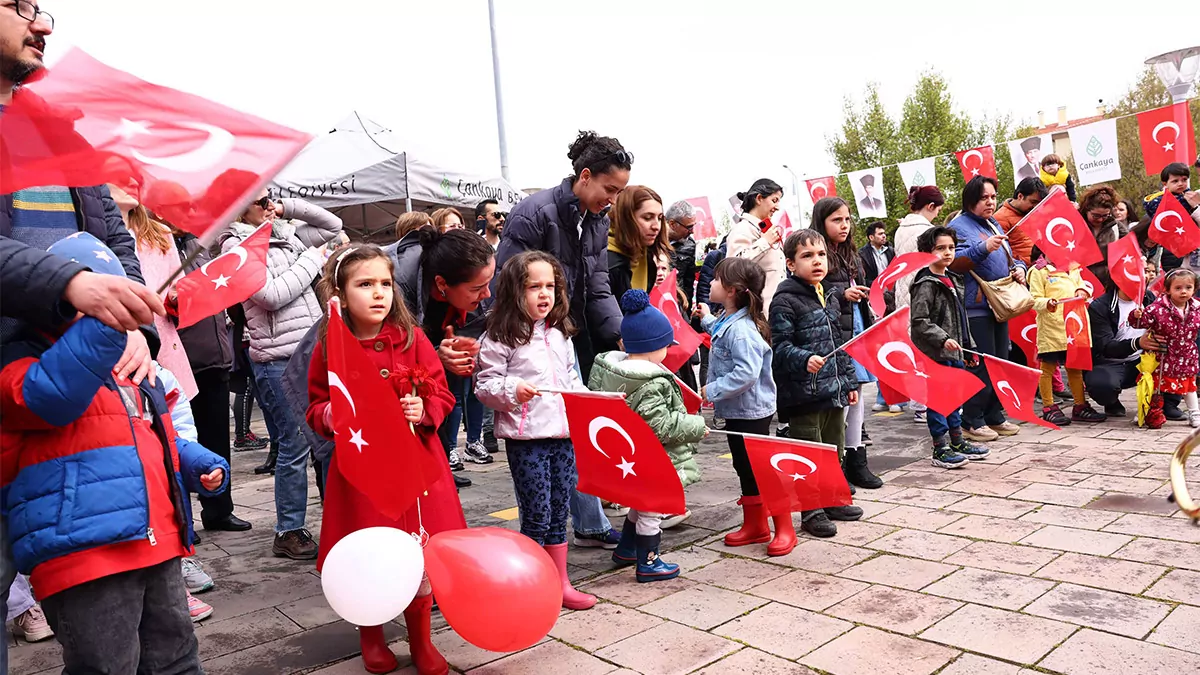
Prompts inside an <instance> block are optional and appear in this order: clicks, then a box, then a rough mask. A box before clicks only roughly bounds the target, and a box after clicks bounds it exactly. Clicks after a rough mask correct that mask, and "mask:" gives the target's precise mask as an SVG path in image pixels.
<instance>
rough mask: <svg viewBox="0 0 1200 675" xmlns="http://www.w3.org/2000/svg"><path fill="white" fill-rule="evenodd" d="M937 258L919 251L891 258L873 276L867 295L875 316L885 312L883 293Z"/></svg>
mask: <svg viewBox="0 0 1200 675" xmlns="http://www.w3.org/2000/svg"><path fill="white" fill-rule="evenodd" d="M934 260H937V256H936V255H934V254H932V253H921V252H919V251H914V252H912V253H905V254H903V255H898V256H896V257H895V258H892V262H890V263H888V266H887V267H886V268H885V269H884V270H883V272H882V273H880V275H879V276H877V277H875V281H873V282H871V294H870V297H869V301H870V305H871V311H872V312H875V316H883V315H884V313H886V312H887V303H886V302H885V301H884V298H883V294H884V292H885V291H889V290H891V289H892V288H894V287H895V286H896V282H897V281H900V279H902V278H904V277H906V276H908V275H910V274H915V273H916V272H917V271H918V270H920V269H921V268H922V267H925V266H926V265H928V264H929V263H931V262H933V261H934Z"/></svg>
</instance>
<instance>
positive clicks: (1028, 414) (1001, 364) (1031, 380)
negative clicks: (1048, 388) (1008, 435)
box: [983, 354, 1058, 429]
mask: <svg viewBox="0 0 1200 675" xmlns="http://www.w3.org/2000/svg"><path fill="white" fill-rule="evenodd" d="M983 364H984V365H985V366H987V372H988V378H989V379H991V381H992V388H993V389H994V390H995V391H996V398H998V399H1000V403H1002V404H1004V411H1005V412H1006V413H1008V416H1009V417H1012V418H1015V419H1019V420H1023V421H1025V422H1032V423H1033V424H1037V425H1039V426H1043V427H1049V428H1051V429H1058V425H1056V424H1051V423H1050V422H1047V421H1046V420H1044V419H1042V418H1041V416H1040V415H1038V414H1037V413H1036V412H1034V411H1033V395H1034V394H1036V393H1037V388H1038V381H1039V380H1040V379H1041V377H1042V371H1040V370H1038V369H1037V368H1026V367H1025V366H1022V365H1019V364H1016V363H1013V362H1011V361H1005V360H1004V359H998V358H996V357H995V356H989V355H987V354H984V355H983Z"/></svg>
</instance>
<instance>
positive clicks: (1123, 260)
mask: <svg viewBox="0 0 1200 675" xmlns="http://www.w3.org/2000/svg"><path fill="white" fill-rule="evenodd" d="M1121 262H1123V263H1125V264H1126V265H1128V264H1129V263H1131V262H1133V256H1131V255H1127V256H1125V257H1124V258H1121Z"/></svg>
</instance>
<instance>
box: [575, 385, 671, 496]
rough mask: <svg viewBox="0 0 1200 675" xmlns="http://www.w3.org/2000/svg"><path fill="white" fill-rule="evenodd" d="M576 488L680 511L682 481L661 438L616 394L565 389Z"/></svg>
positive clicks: (581, 490) (589, 492)
mask: <svg viewBox="0 0 1200 675" xmlns="http://www.w3.org/2000/svg"><path fill="white" fill-rule="evenodd" d="M562 397H563V403H565V404H566V406H567V424H568V425H570V427H571V444H572V445H574V446H575V467H576V469H577V471H578V473H579V485H578V489H579V491H580V492H584V493H587V494H590V495H596V496H597V497H600V498H601V499H607V500H609V501H611V502H613V503H616V504H624V505H625V506H628V507H631V508H634V509H637V510H639V511H646V512H648V513H683V512H684V511H686V510H687V504H686V502H685V500H684V496H683V483H681V482H680V480H679V474H678V473H677V472H676V471H675V466H674V465H673V464H671V458H670V456H668V455H667V451H666V450H664V449H663V446H662V443H660V442H659V441H658V438H657V437H656V436H655V435H654V431H653V430H651V429H650V427H649V425H647V424H646V422H645V420H643V419H642V418H641V417H639V416H638V414H637V413H635V412H634V411H633V410H632V409H630V407H629V405H628V404H627V403H625V401H624V399H623V397H621V396H620V395H619V394H606V393H601V392H570V393H566V392H564V393H563V395H562Z"/></svg>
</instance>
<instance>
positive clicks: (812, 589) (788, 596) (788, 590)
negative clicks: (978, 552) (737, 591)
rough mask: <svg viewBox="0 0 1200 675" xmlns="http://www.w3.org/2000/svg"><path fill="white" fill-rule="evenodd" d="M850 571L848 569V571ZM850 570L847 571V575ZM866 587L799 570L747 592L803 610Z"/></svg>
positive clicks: (822, 606) (836, 600)
mask: <svg viewBox="0 0 1200 675" xmlns="http://www.w3.org/2000/svg"><path fill="white" fill-rule="evenodd" d="M875 560H879V558H875ZM870 562H872V561H868V562H866V563H863V565H867V564H870ZM928 564H936V563H928ZM859 567H862V565H857V566H855V567H851V568H850V570H854V569H858V568H859ZM951 569H953V568H951ZM850 570H846V572H849V571H850ZM846 572H843V575H845V574H846ZM866 588H867V584H864V583H861V582H858V581H851V580H849V579H839V578H838V577H832V576H828V575H825V574H816V573H814V572H807V571H805V570H796V571H795V572H792V573H791V574H788V575H786V576H783V577H780V578H778V579H775V580H774V581H769V582H767V583H765V584H763V585H761V586H757V587H755V588H752V589H750V590H749V591H747V592H748V593H750V594H751V595H757V596H758V597H760V598H767V599H768V600H775V601H776V602H782V603H784V604H788V605H792V606H794V607H800V608H801V609H810V610H813V611H815V612H819V611H821V610H824V609H825V608H826V607H829V606H831V605H835V604H837V603H839V602H841V601H842V600H845V599H846V598H848V597H850V596H852V595H854V594H855V593H858V592H860V591H862V590H864V589H866Z"/></svg>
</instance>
